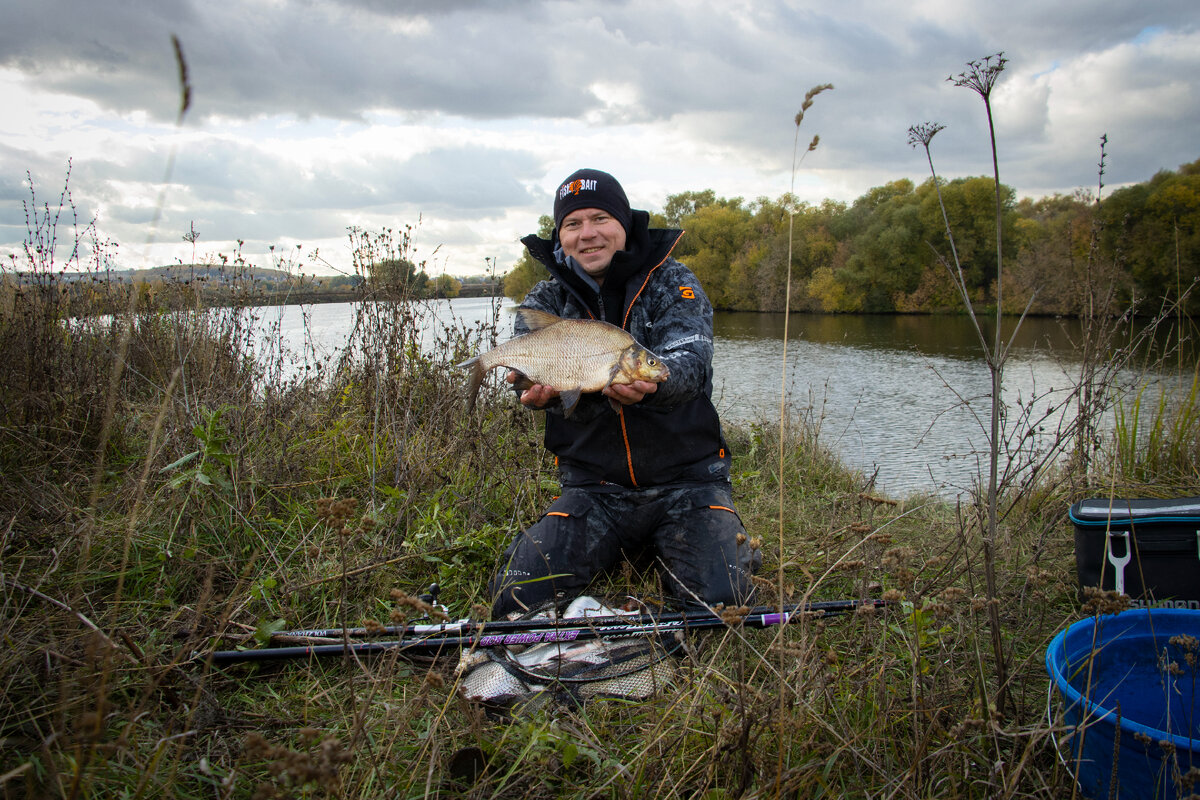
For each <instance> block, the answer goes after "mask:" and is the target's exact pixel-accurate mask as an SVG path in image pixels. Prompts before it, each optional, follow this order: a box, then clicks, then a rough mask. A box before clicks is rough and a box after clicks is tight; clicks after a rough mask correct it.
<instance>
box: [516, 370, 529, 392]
mask: <svg viewBox="0 0 1200 800" xmlns="http://www.w3.org/2000/svg"><path fill="white" fill-rule="evenodd" d="M513 372H515V373H517V380H516V381H515V382H514V383H513V385H512V387H513V389H515V390H517V391H518V392H523V391H525V390H526V389H528V388H529V387H530V386H533V381H532V380H531V379H530V377H529V376H528V375H526V374H525V373H524V372H521V370H519V369H515V370H513Z"/></svg>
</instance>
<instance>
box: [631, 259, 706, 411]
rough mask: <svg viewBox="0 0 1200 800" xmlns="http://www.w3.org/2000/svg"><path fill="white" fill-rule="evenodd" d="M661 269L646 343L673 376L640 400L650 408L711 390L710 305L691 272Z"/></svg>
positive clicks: (674, 267)
mask: <svg viewBox="0 0 1200 800" xmlns="http://www.w3.org/2000/svg"><path fill="white" fill-rule="evenodd" d="M663 269H664V273H663V275H662V276H661V277H660V279H659V281H658V284H657V286H656V291H655V293H654V295H653V296H652V297H651V298H649V299H650V307H649V309H648V310H649V313H650V319H649V334H648V335H647V337H646V344H647V346H648V347H649V348H650V349H651V350H652V351H654V352H655V353H656V354H657V355H658V356H659V357H660V358H661V359H662V360H663V363H665V364H666V365H667V368H668V369H669V370H670V371H671V376H670V377H669V378H668V379H667V380H666V382H664V383H663V384H661V385H660V386H659V387H658V391H657V392H655V393H654V394H651V395H647V396H646V399H645V400H643V401H642V404H643V405H647V406H651V407H656V406H676V405H679V404H680V403H685V402H687V401H689V400H692V399H694V398H696V397H698V396H700V395H702V394H704V393H705V392H707V391H711V388H710V387H711V385H712V357H713V332H712V330H713V328H712V316H713V310H712V304H711V303H709V301H708V296H707V295H705V294H704V289H703V288H702V287H701V286H700V281H699V280H698V279H697V278H696V276H695V275H694V274H693V273H692V271H691V270H690V269H688V268H687V267H685V266H683V265H682V264H680V263H679V262H678V261H671V262H669V264H668V265H666V266H664V268H663Z"/></svg>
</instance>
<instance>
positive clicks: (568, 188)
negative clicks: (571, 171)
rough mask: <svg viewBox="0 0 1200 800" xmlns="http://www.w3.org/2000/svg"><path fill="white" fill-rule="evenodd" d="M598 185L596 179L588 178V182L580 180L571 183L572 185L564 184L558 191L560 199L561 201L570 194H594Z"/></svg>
mask: <svg viewBox="0 0 1200 800" xmlns="http://www.w3.org/2000/svg"><path fill="white" fill-rule="evenodd" d="M596 183H597V181H596V179H595V178H588V179H586V180H584V179H580V180H576V181H571V182H570V183H564V184H563V185H562V186H560V187H559V189H558V199H560V200H561V199H562V198H564V197H566V196H567V195H569V194H573V195H578V194H579V193H580V192H582V191H592V192H594V191H596Z"/></svg>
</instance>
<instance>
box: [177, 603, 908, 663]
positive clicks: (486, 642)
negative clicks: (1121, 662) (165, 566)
mask: <svg viewBox="0 0 1200 800" xmlns="http://www.w3.org/2000/svg"><path fill="white" fill-rule="evenodd" d="M886 605H887V603H886V601H883V600H822V601H817V602H812V603H798V604H795V605H790V606H784V607H783V608H782V609H780V608H777V607H775V606H758V607H756V608H752V609H750V610H749V612H748V613H747V614H746V615H745V616H739V617H738V620H737V621H738V622H739V623H740V624H741V625H742V626H744V627H747V628H768V627H771V626H774V625H786V624H788V623H789V622H791V621H792V620H793V619H796V618H800V617H802V616H804V615H819V616H834V615H837V614H844V613H847V612H851V611H857V610H858V609H860V608H872V609H875V608H882V607H884V606H886ZM726 624H728V623H727V622H726V620H725V619H724V618H723V617H721V616H719V615H718V614H716V613H715V612H710V613H707V614H703V615H700V616H697V612H692V613H688V612H677V613H669V614H660V615H657V616H654V615H628V616H603V617H576V618H569V619H559V620H547V619H529V620H498V621H493V622H471V621H469V620H462V621H459V622H449V623H439V624H435V625H409V626H404V627H403V628H401V627H398V626H397V627H396V628H395V629H394V630H393V631H392V633H393V634H398V635H400V637H401V638H399V639H394V640H388V641H355V642H346V641H343V642H340V643H337V644H312V645H297V646H289V647H264V648H260V649H257V650H217V651H212V652H207V653H203V652H197V653H195V654H193V656H192V660H193V661H195V662H200V663H204V662H209V663H212V664H234V663H239V662H246V661H275V660H282V659H297V658H309V657H313V656H329V655H349V654H354V655H368V654H373V653H383V652H401V653H424V654H431V653H432V654H435V655H436V654H438V653H441V652H444V651H447V650H455V649H464V648H466V649H471V648H479V647H507V646H509V645H518V644H520V645H529V644H540V643H543V642H559V643H562V642H574V641H580V640H584V639H598V638H626V637H633V636H663V635H666V634H672V633H675V632H677V631H694V630H704V629H709V628H719V627H723V626H725V625H726ZM350 630H352V629H346V633H347V634H348V633H349V632H350ZM353 630H361V631H363V635H370V634H371V633H374V632H376V631H378V629H376V631H370V630H368V629H366V628H362V629H353ZM331 631H333V632H336V633H334V634H333V635H337V636H342V635H343V630H342V629H341V628H328V629H322V630H320V631H288V632H287V635H289V636H291V635H294V634H297V633H305V634H307V635H308V636H309V637H311V638H329V637H316V636H313V634H314V633H315V632H319V633H329V632H331ZM276 635H280V634H276Z"/></svg>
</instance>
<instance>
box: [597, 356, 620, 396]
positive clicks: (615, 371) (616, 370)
mask: <svg viewBox="0 0 1200 800" xmlns="http://www.w3.org/2000/svg"><path fill="white" fill-rule="evenodd" d="M620 374H621V359H619V358H618V359H617V363H615V364H613V365H612V369H611V370H609V372H608V380H606V381H605V382H604V386H603V387H601V391H603V390H604V389H607V388H608V387H610V386H612V384H613V381H615V380H616V379H617V376H618V375H620Z"/></svg>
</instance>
